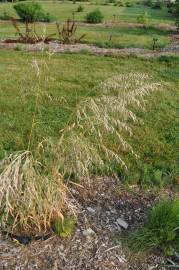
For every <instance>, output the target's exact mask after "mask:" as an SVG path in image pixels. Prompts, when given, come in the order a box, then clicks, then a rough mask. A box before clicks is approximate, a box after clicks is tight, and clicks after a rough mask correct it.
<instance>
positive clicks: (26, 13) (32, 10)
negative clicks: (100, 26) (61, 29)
mask: <svg viewBox="0 0 179 270" xmlns="http://www.w3.org/2000/svg"><path fill="white" fill-rule="evenodd" d="M14 9H15V11H16V12H17V14H18V16H19V17H20V19H21V20H22V21H24V22H29V23H31V22H36V21H50V15H49V13H47V14H45V13H44V11H43V9H42V7H41V5H40V4H38V3H18V4H16V5H14Z"/></svg>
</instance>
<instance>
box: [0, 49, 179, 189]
mask: <svg viewBox="0 0 179 270" xmlns="http://www.w3.org/2000/svg"><path fill="white" fill-rule="evenodd" d="M34 59H37V61H42V59H45V61H46V62H47V66H48V67H49V71H48V74H49V75H48V78H49V79H48V83H47V84H46V86H45V87H44V88H43V91H44V92H43V95H42V96H41V98H40V102H39V106H38V111H37V114H36V122H37V124H36V125H35V130H34V135H33V138H32V142H31V148H32V151H33V149H35V148H36V147H37V145H38V143H39V142H41V141H42V140H43V139H44V138H48V137H52V138H54V139H55V138H56V137H58V136H59V130H60V129H62V128H63V127H65V125H66V123H67V121H68V119H69V116H70V114H71V112H72V111H73V109H74V107H75V106H76V104H77V103H78V102H79V101H80V100H82V99H83V98H84V97H96V96H99V95H100V92H99V89H98V88H94V86H96V85H98V83H100V82H101V81H103V80H105V79H107V78H109V77H112V76H115V75H118V74H121V73H128V72H142V73H148V74H150V75H152V76H153V77H154V79H155V80H156V81H160V80H162V81H163V89H162V91H159V92H157V93H153V94H152V95H151V96H150V97H149V98H147V100H148V103H147V104H148V105H147V109H146V111H145V112H140V113H138V112H136V113H137V115H138V116H139V117H141V119H142V120H143V121H144V124H141V125H139V124H135V125H134V127H133V136H132V137H131V138H127V139H128V141H129V142H130V143H131V145H132V146H133V147H134V150H135V151H136V153H137V154H139V155H140V158H139V159H138V161H137V162H136V161H135V159H133V158H131V157H130V156H128V155H127V154H125V153H122V157H123V159H124V161H126V163H127V165H129V173H128V174H127V175H126V173H125V174H124V172H123V171H122V170H121V168H120V166H119V165H118V164H115V163H114V164H111V170H114V171H115V172H117V174H118V175H119V177H120V178H121V177H122V178H124V179H126V180H127V181H128V182H137V183H140V184H147V185H148V184H157V185H163V184H170V183H172V182H173V181H175V182H177V181H178V179H177V164H178V162H179V157H178V152H177V151H176V149H178V146H179V140H178V132H179V121H178V119H179V110H178V103H177V102H178V96H179V79H178V78H179V59H178V58H177V57H176V58H165V57H163V58H160V59H158V60H157V59H156V60H152V59H151V60H146V59H145V60H143V59H138V58H134V57H130V58H117V59H115V58H110V57H107V58H105V57H96V56H90V55H83V54H63V55H58V54H56V55H53V56H52V57H51V58H50V59H49V57H48V55H42V54H40V53H38V54H31V53H25V52H21V51H19V52H17V51H16V52H15V51H14V52H13V51H11V52H9V51H0V62H1V66H0V80H1V84H0V95H1V100H0V110H1V114H0V123H1V125H0V157H1V158H3V157H4V155H5V154H6V153H11V152H13V151H17V150H23V149H27V147H28V142H29V136H30V129H31V123H32V117H33V113H34V109H35V102H34V96H35V92H34V89H35V88H34V86H35V84H36V83H35V79H34V78H35V77H34V76H35V74H34V71H33V69H32V67H31V62H32V61H33V60H34ZM107 140H108V141H106V144H109V145H110V146H111V147H112V148H114V149H116V147H117V145H116V142H115V141H114V140H113V138H112V137H111V138H110V137H108V139H107ZM97 173H102V174H105V173H106V172H105V168H104V167H103V168H98V170H97Z"/></svg>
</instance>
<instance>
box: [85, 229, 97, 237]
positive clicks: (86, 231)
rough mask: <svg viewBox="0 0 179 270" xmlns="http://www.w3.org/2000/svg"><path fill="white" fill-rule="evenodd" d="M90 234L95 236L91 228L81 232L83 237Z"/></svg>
mask: <svg viewBox="0 0 179 270" xmlns="http://www.w3.org/2000/svg"><path fill="white" fill-rule="evenodd" d="M92 234H95V232H94V231H93V230H92V229H91V228H88V229H86V230H84V231H83V235H84V236H90V235H92Z"/></svg>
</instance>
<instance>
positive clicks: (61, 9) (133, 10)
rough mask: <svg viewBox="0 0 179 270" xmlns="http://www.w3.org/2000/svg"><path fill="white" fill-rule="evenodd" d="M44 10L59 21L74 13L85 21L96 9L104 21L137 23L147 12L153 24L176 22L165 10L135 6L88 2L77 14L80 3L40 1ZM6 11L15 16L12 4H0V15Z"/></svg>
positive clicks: (76, 17)
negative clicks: (138, 18)
mask: <svg viewBox="0 0 179 270" xmlns="http://www.w3.org/2000/svg"><path fill="white" fill-rule="evenodd" d="M40 2H41V4H42V6H43V8H44V10H45V11H46V12H49V13H50V14H51V15H53V16H55V17H56V19H57V20H59V21H64V20H66V19H68V18H72V12H75V19H76V20H80V21H84V18H85V16H86V14H87V13H88V12H89V11H92V10H94V9H96V8H98V9H100V10H101V11H102V13H103V14H104V20H105V21H109V20H113V15H114V14H115V15H116V19H117V21H125V22H137V17H138V16H139V15H141V14H142V13H144V12H145V11H147V12H148V13H149V15H150V22H151V23H156V24H158V23H170V24H174V20H173V18H172V17H171V15H170V14H168V13H167V10H166V9H165V8H163V9H161V10H160V9H159V10H158V9H152V8H148V7H146V6H143V5H134V6H133V7H117V6H112V5H108V6H105V5H94V4H91V3H88V2H82V3H81V4H82V5H83V6H84V11H83V12H76V10H77V7H78V5H79V2H77V3H76V4H73V3H72V2H65V3H64V2H60V1H40ZM4 11H6V12H8V13H9V14H10V15H12V16H15V11H14V9H13V4H12V3H0V15H1V14H3V12H4Z"/></svg>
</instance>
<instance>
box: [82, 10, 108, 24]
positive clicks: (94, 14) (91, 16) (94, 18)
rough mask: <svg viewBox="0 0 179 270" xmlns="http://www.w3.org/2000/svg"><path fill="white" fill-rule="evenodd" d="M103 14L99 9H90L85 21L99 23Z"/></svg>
mask: <svg viewBox="0 0 179 270" xmlns="http://www.w3.org/2000/svg"><path fill="white" fill-rule="evenodd" d="M103 18H104V16H103V14H102V12H101V11H100V10H99V9H96V10H94V11H91V12H89V13H88V14H87V16H86V21H87V22H88V23H101V22H102V21H103Z"/></svg>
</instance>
